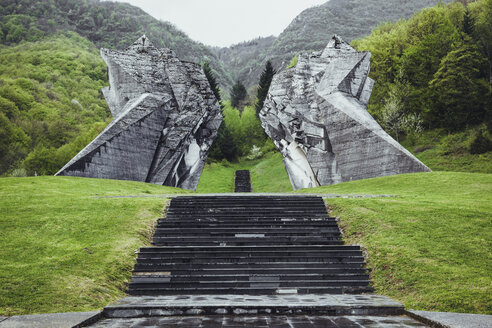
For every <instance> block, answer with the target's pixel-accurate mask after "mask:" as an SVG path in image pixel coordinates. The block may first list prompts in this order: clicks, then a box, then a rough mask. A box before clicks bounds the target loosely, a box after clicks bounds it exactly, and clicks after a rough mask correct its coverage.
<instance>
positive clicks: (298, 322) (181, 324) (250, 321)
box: [90, 315, 425, 328]
mask: <svg viewBox="0 0 492 328" xmlns="http://www.w3.org/2000/svg"><path fill="white" fill-rule="evenodd" d="M90 327H93V328H130V327H132V328H144V327H149V328H150V327H176V328H190V327H194V328H200V327H201V328H205V327H213V328H238V327H244V328H246V327H249V328H267V327H278V328H280V327H285V328H349V327H354V328H360V327H368V328H417V327H421V328H423V327H425V325H423V324H421V323H419V322H417V321H415V320H413V319H411V318H408V317H400V316H381V317H371V316H345V317H344V316H313V315H295V316H284V315H281V316H265V315H263V316H208V317H207V316H188V317H150V318H133V319H105V320H101V321H100V322H98V323H96V324H95V325H93V326H90Z"/></svg>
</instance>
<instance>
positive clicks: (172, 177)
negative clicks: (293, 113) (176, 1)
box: [57, 36, 222, 189]
mask: <svg viewBox="0 0 492 328" xmlns="http://www.w3.org/2000/svg"><path fill="white" fill-rule="evenodd" d="M101 55H102V57H103V58H104V60H105V61H106V63H107V65H108V70H109V82H110V87H107V88H104V89H103V90H102V91H103V93H104V96H105V98H106V101H107V103H108V105H109V108H110V109H111V113H112V114H113V117H114V120H113V121H112V122H111V123H110V124H109V125H108V126H107V127H106V129H105V130H104V131H103V132H102V133H101V134H100V135H99V136H97V137H96V139H94V140H93V141H92V142H91V143H90V144H89V145H88V146H87V147H85V148H84V149H83V150H82V151H81V152H80V153H79V154H77V155H76V156H75V157H74V158H73V159H72V160H70V162H68V163H67V164H66V165H65V166H64V167H63V168H62V169H61V170H60V171H59V172H58V173H57V175H69V176H82V177H92V178H107V179H120V180H135V181H143V182H150V183H155V184H161V185H167V186H172V187H180V188H186V189H195V188H196V186H197V184H198V180H199V178H200V174H201V171H202V169H203V166H204V165H205V161H206V159H207V155H208V150H209V148H210V146H211V145H212V142H213V140H214V139H215V137H216V135H217V130H218V128H219V125H220V123H221V121H222V115H221V112H220V107H219V105H218V102H217V99H216V98H215V96H214V94H213V92H212V90H211V89H210V85H209V83H208V81H207V79H206V77H205V75H204V73H203V71H202V68H201V66H200V65H198V64H194V63H187V62H182V61H180V60H179V59H178V58H177V57H176V55H175V54H174V53H173V52H172V51H171V50H169V49H157V48H155V47H154V46H153V45H152V43H151V42H150V41H149V40H148V39H146V37H145V36H142V37H141V38H139V39H138V40H137V41H136V42H135V43H134V44H133V45H131V46H130V47H129V48H127V49H126V50H125V51H115V50H109V49H101Z"/></svg>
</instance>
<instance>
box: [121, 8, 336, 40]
mask: <svg viewBox="0 0 492 328" xmlns="http://www.w3.org/2000/svg"><path fill="white" fill-rule="evenodd" d="M117 1H118V2H127V3H131V4H132V5H134V6H138V7H140V8H142V9H143V10H145V11H146V12H147V13H149V14H150V15H152V16H154V17H155V18H157V19H161V20H164V21H169V22H171V23H173V24H174V25H176V26H177V27H178V28H179V29H180V30H182V31H183V32H185V33H186V34H188V36H189V37H191V38H192V39H193V40H196V41H200V42H202V43H205V44H207V45H211V46H222V47H226V46H230V45H231V44H235V43H239V42H242V41H248V40H251V39H254V38H257V37H259V36H270V35H275V36H277V35H279V34H280V33H281V32H282V31H283V30H284V29H285V28H286V27H287V26H288V25H289V23H290V22H291V21H292V20H293V19H294V18H295V17H296V16H297V15H298V14H299V13H300V12H301V11H303V10H304V9H306V8H309V7H312V6H316V5H320V4H322V3H325V2H327V0H117Z"/></svg>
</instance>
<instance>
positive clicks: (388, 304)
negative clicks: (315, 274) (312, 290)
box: [103, 289, 404, 328]
mask: <svg viewBox="0 0 492 328" xmlns="http://www.w3.org/2000/svg"><path fill="white" fill-rule="evenodd" d="M331 290H332V289H331ZM282 292H285V293H286V294H285V295H283V294H281V293H282ZM293 292H297V290H283V291H282V290H279V293H278V294H271V295H258V296H253V295H238V294H222V295H207V294H204V295H189V296H186V295H175V296H174V295H164V296H144V297H139V296H129V297H126V298H124V299H122V300H120V301H118V303H116V304H112V305H109V306H107V307H106V308H104V311H103V315H104V316H105V317H108V318H131V317H150V316H155V315H160V316H176V315H188V316H190V315H195V317H194V318H197V317H196V316H197V315H212V316H214V317H215V318H217V315H218V314H231V315H234V319H235V321H234V324H233V323H232V321H231V325H230V327H238V326H239V327H255V328H257V327H262V326H255V325H243V324H242V321H239V320H240V318H241V315H243V316H244V315H247V314H249V315H261V314H264V315H269V316H271V318H275V317H277V316H278V315H281V314H291V315H292V314H296V315H301V314H309V315H316V314H317V315H329V316H334V315H350V316H355V315H384V316H388V315H402V314H403V312H404V308H403V306H402V305H401V304H400V303H397V302H395V301H393V300H391V299H389V298H387V297H384V296H380V295H349V294H342V295H333V294H331V295H330V294H311V295H306V294H301V293H299V294H297V295H296V294H293ZM245 318H246V319H247V320H246V321H245V323H248V322H249V323H251V322H254V321H251V318H249V317H245ZM294 318H299V317H294ZM383 318H384V321H386V322H387V324H390V322H389V321H388V320H390V319H391V317H383ZM190 319H193V318H190ZM219 319H221V318H220V317H219ZM231 320H232V319H231ZM313 320H314V321H309V323H312V322H317V321H316V318H314V319H313ZM219 322H222V319H221V320H220V321H219ZM288 322H291V323H292V322H298V320H296V319H293V320H290V321H288ZM323 322H324V323H327V325H320V326H316V327H332V326H333V327H336V326H334V325H332V322H328V321H323ZM337 322H338V323H340V324H341V323H348V324H350V323H351V321H348V320H344V321H340V320H337ZM194 323H196V322H194ZM194 323H193V324H194ZM216 323H217V322H216V321H211V322H210V324H211V325H210V326H206V327H220V326H217V325H216ZM280 323H281V324H282V325H278V326H276V325H269V326H268V327H284V326H286V325H285V322H280ZM375 326H376V325H375ZM165 327H167V326H165ZM204 327H205V326H204ZM228 327H229V326H228ZM286 327H290V326H289V325H287V326H286ZM296 327H301V326H296ZM302 327H304V326H302ZM306 327H310V326H306ZM346 327H360V325H355V323H354V325H346ZM385 327H389V326H388V325H386V326H385Z"/></svg>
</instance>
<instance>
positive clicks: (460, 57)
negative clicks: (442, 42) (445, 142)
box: [429, 43, 491, 131]
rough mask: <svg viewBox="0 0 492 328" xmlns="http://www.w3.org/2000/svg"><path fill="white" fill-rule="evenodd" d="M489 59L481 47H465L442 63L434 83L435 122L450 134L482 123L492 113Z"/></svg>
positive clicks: (432, 88)
mask: <svg viewBox="0 0 492 328" xmlns="http://www.w3.org/2000/svg"><path fill="white" fill-rule="evenodd" d="M485 67H487V59H486V58H485V57H484V56H483V55H482V54H480V52H479V51H478V47H477V46H476V45H474V44H471V43H464V44H463V45H462V46H460V47H459V48H457V49H456V50H453V51H450V52H449V53H448V54H447V56H446V57H444V58H443V60H442V61H441V64H440V67H439V70H438V71H437V72H436V73H435V74H434V79H433V80H432V81H430V83H429V86H430V88H429V89H430V91H431V93H432V94H433V100H434V101H433V102H434V104H435V110H434V111H433V118H434V120H435V121H436V122H439V124H440V125H441V127H445V128H447V129H448V130H450V131H453V130H456V129H459V128H463V127H465V126H466V125H468V124H477V123H480V122H481V121H482V120H483V119H484V118H485V117H486V116H487V114H488V113H487V112H490V109H489V108H490V105H491V104H490V96H491V89H490V87H489V85H488V83H487V80H486V79H485V76H484V72H485V71H486V69H484V68H485Z"/></svg>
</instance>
